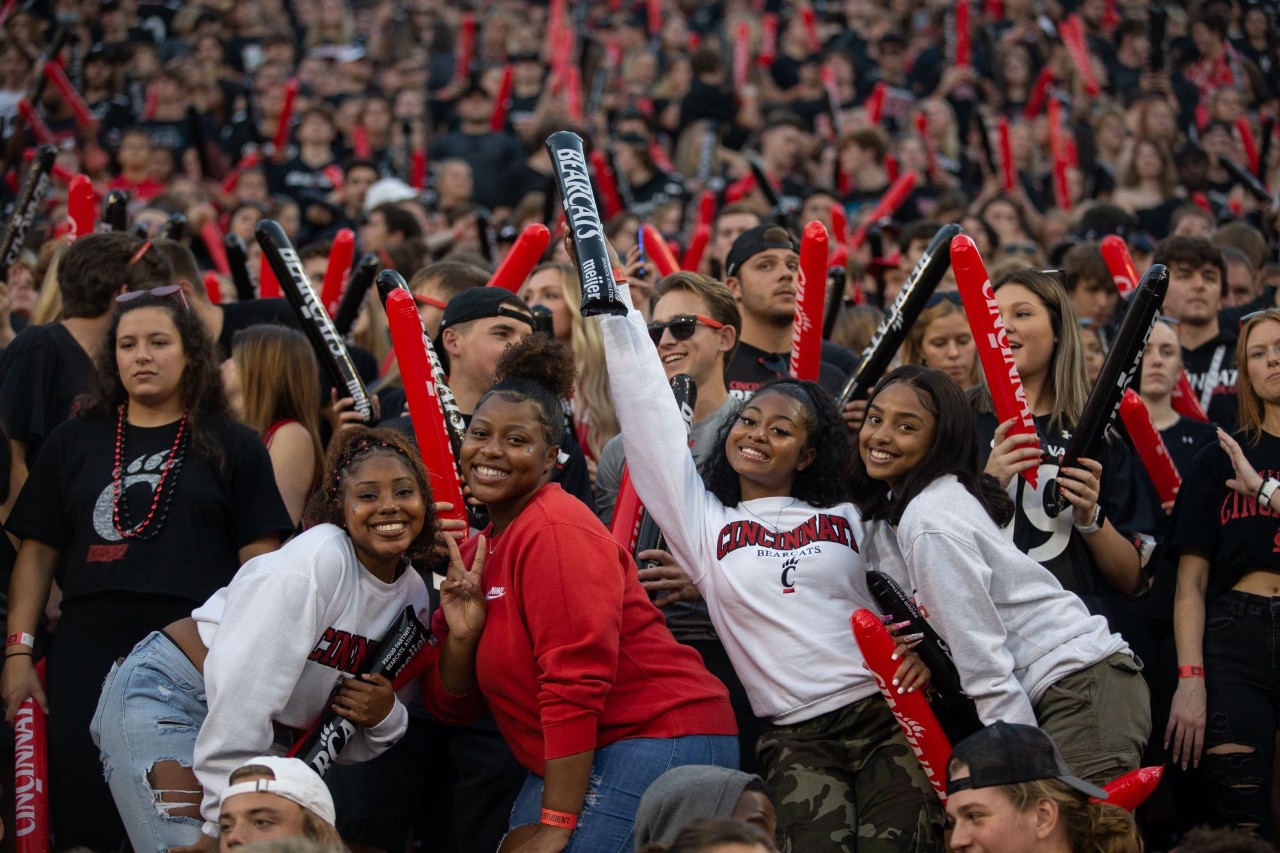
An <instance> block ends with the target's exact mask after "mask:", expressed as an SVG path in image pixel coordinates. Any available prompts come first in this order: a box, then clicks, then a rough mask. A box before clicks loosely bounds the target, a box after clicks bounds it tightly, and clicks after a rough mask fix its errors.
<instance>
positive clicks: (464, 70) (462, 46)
mask: <svg viewBox="0 0 1280 853" xmlns="http://www.w3.org/2000/svg"><path fill="white" fill-rule="evenodd" d="M475 48H476V16H475V15H473V14H471V13H470V12H468V13H467V14H465V15H463V16H462V27H461V29H460V30H459V32H458V62H457V64H456V65H455V66H454V69H453V79H454V80H466V79H467V78H469V77H470V76H471V57H472V55H473V54H474V52H475Z"/></svg>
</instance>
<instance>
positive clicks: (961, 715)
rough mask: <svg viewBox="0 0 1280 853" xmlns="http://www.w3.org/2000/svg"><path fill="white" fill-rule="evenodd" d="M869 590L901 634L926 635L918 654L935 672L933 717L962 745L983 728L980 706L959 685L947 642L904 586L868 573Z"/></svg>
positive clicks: (932, 686)
mask: <svg viewBox="0 0 1280 853" xmlns="http://www.w3.org/2000/svg"><path fill="white" fill-rule="evenodd" d="M867 589H868V590H869V591H870V592H871V597H872V598H874V599H875V600H876V605H877V606H879V608H880V612H882V613H884V614H885V615H887V616H892V617H893V624H894V625H895V626H898V630H897V633H898V634H900V635H907V634H923V635H924V637H923V638H922V639H921V640H920V644H919V645H917V646H916V647H915V650H914V651H915V653H916V654H918V655H919V656H920V659H921V660H922V661H924V665H925V666H927V667H929V671H930V672H931V673H932V675H931V676H930V683H929V692H930V693H931V694H932V698H933V702H932V708H933V711H934V716H936V717H937V718H938V722H939V723H940V724H941V725H942V729H943V731H945V732H946V733H947V737H949V738H950V739H951V740H952V741H955V742H959V741H961V740H964V739H965V738H966V737H968V736H969V735H971V734H973V733H974V732H976V731H977V730H978V729H980V728H982V720H981V719H979V718H978V709H977V706H975V705H974V704H973V700H972V699H970V698H969V696H968V694H966V693H965V692H964V688H963V687H961V686H960V673H959V672H958V671H957V670H956V665H955V663H954V662H952V660H951V649H950V647H948V646H947V641H946V640H944V639H942V637H940V636H938V633H937V632H936V631H934V630H933V626H932V625H930V624H929V622H928V620H926V619H925V617H924V614H923V613H922V612H921V611H920V608H918V607H917V606H916V604H915V602H913V601H912V600H911V599H910V598H908V597H907V595H906V593H904V592H903V591H902V587H900V586H898V584H897V582H896V581H894V579H893V578H891V577H889V576H888V575H886V574H885V573H884V572H876V571H870V572H867Z"/></svg>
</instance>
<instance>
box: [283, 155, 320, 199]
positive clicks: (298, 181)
mask: <svg viewBox="0 0 1280 853" xmlns="http://www.w3.org/2000/svg"><path fill="white" fill-rule="evenodd" d="M331 165H333V164H332V163H326V164H324V165H323V166H317V167H312V166H308V165H307V164H306V163H304V162H302V158H300V157H294V158H293V159H292V160H289V161H287V162H285V163H281V164H280V165H279V166H270V167H268V169H267V186H268V187H270V188H271V192H272V193H273V194H275V195H287V196H289V197H290V198H292V199H295V200H297V199H300V198H302V196H303V195H304V194H305V193H307V192H308V191H312V192H319V193H321V194H322V195H323V194H326V193H329V192H332V191H333V181H331V180H330V179H329V175H328V173H327V172H326V171H325V170H326V168H327V167H329V166H331Z"/></svg>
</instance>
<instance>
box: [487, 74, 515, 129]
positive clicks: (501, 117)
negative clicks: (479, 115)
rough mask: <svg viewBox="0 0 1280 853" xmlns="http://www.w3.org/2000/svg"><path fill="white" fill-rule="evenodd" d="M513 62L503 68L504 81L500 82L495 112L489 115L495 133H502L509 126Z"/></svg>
mask: <svg viewBox="0 0 1280 853" xmlns="http://www.w3.org/2000/svg"><path fill="white" fill-rule="evenodd" d="M512 73H513V72H512V68H511V63H510V62H508V63H507V64H506V65H505V66H503V68H502V82H501V83H499V84H498V97H497V98H495V99H494V102H493V112H492V113H491V114H490V115H489V129H490V130H492V131H493V132H494V133H502V131H503V128H505V127H506V126H507V108H508V107H509V106H510V105H511V78H512Z"/></svg>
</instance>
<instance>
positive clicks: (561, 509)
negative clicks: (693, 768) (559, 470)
mask: <svg viewBox="0 0 1280 853" xmlns="http://www.w3.org/2000/svg"><path fill="white" fill-rule="evenodd" d="M491 530H492V528H490V530H487V531H485V539H486V541H487V542H489V555H488V559H487V560H486V562H485V568H484V579H483V581H482V585H483V587H484V590H485V598H486V605H487V615H486V620H485V626H484V633H483V635H482V636H481V638H480V645H479V648H478V650H477V655H476V677H477V682H478V685H479V690H480V693H481V694H482V695H483V698H484V700H485V702H487V704H488V706H489V709H490V710H491V711H492V713H493V716H494V719H495V720H496V721H497V724H498V728H499V730H500V731H501V732H502V735H503V737H504V738H506V741H507V744H508V745H510V747H511V750H512V751H513V752H514V753H515V755H516V758H517V759H519V761H520V763H521V764H523V765H524V766H525V767H527V768H528V769H529V770H531V771H532V772H534V773H536V774H538V775H540V776H541V775H543V774H544V772H545V763H546V761H547V760H548V759H552V758H561V757H563V756H566V755H575V754H577V753H579V752H585V751H587V750H589V749H596V748H599V747H602V746H607V745H608V744H611V743H614V742H616V741H619V740H623V739H624V738H670V737H683V736H685V735H698V734H710V735H734V734H736V733H737V725H736V724H735V722H734V718H733V709H732V707H731V706H730V704H729V694H728V691H727V690H726V689H725V687H724V685H723V684H721V683H720V681H719V680H718V679H717V678H716V677H715V676H713V675H711V673H709V672H707V669H706V667H705V666H704V665H703V663H702V659H701V657H700V656H699V655H698V653H697V652H696V651H694V650H693V649H691V648H689V647H688V646H682V645H680V644H679V643H677V642H676V641H675V638H673V637H672V636H671V632H670V631H668V630H667V627H666V623H665V622H664V621H663V618H662V614H661V612H660V611H659V610H658V609H657V608H656V607H654V606H653V604H652V602H650V601H649V597H648V595H647V594H646V593H645V591H644V588H643V587H642V586H641V585H640V581H639V579H638V578H637V576H636V565H635V562H634V561H633V560H632V559H631V556H630V555H629V554H627V553H626V552H625V551H624V550H623V549H622V548H621V547H619V546H618V544H617V543H616V542H615V541H614V540H613V537H611V536H610V535H609V531H608V530H606V529H605V527H604V525H603V524H601V523H600V521H599V519H597V518H596V517H595V516H594V515H593V514H592V513H591V511H590V510H589V509H587V508H586V506H585V505H584V504H583V503H582V502H581V501H579V500H577V499H576V498H574V497H572V496H570V495H569V494H567V493H566V492H565V491H564V490H563V489H561V488H560V486H559V485H557V484H555V483H550V484H548V485H546V486H543V487H542V489H541V490H539V492H538V493H537V495H536V496H535V497H534V499H533V500H532V501H530V502H529V504H528V505H527V506H525V508H524V509H523V510H522V511H521V512H520V515H519V516H518V517H517V518H516V520H515V521H514V522H512V524H511V525H510V526H509V527H508V528H507V529H506V530H505V531H504V532H503V533H502V535H501V536H499V537H498V538H497V539H494V540H490V538H489V536H490V533H491ZM478 538H479V537H472V539H471V541H469V542H468V543H467V545H466V546H465V547H464V548H463V559H464V560H465V561H466V563H467V565H470V564H471V559H472V556H473V555H474V554H475V548H476V540H477V539H478ZM436 630H437V634H438V635H441V636H443V633H442V632H444V631H445V630H446V629H445V628H444V620H443V618H438V619H436ZM423 698H424V701H425V702H426V704H427V707H428V708H429V709H430V710H431V712H432V713H433V714H435V715H436V716H437V717H438V718H439V719H441V720H442V721H444V722H451V723H461V722H466V721H467V720H468V719H470V718H471V717H473V716H475V714H476V712H477V710H478V704H479V703H478V702H477V701H476V697H475V696H474V695H472V696H454V695H452V694H449V693H448V692H447V691H446V690H445V689H444V687H443V685H442V684H441V683H440V679H439V676H438V674H435V673H434V672H433V674H432V675H431V676H429V677H428V679H426V680H425V681H424V684H423Z"/></svg>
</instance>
